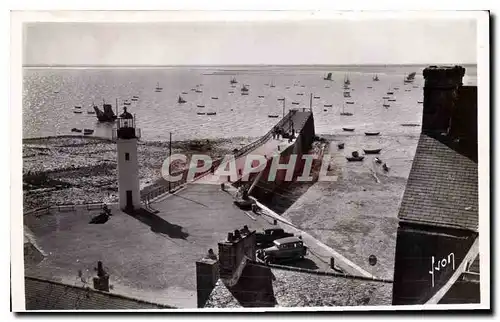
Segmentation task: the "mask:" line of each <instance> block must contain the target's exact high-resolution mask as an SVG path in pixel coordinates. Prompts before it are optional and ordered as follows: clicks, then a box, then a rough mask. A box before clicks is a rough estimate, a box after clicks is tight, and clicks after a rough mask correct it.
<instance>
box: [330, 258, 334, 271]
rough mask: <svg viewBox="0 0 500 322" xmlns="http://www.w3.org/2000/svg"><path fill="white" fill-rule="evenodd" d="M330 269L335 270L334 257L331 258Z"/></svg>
mask: <svg viewBox="0 0 500 322" xmlns="http://www.w3.org/2000/svg"><path fill="white" fill-rule="evenodd" d="M330 267H331V268H332V269H335V258H333V257H330Z"/></svg>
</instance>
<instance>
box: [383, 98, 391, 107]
mask: <svg viewBox="0 0 500 322" xmlns="http://www.w3.org/2000/svg"><path fill="white" fill-rule="evenodd" d="M382 106H383V107H390V106H391V105H389V104H387V102H386V101H385V100H384V104H382Z"/></svg>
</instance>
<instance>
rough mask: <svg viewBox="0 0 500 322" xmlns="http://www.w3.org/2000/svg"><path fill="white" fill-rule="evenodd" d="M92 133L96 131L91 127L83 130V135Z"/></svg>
mask: <svg viewBox="0 0 500 322" xmlns="http://www.w3.org/2000/svg"><path fill="white" fill-rule="evenodd" d="M92 133H94V130H91V129H84V130H83V135H90V134H92Z"/></svg>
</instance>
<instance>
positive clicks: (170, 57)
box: [23, 18, 477, 66]
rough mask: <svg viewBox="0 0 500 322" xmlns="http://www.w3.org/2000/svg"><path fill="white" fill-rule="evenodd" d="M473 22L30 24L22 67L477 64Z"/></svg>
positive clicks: (421, 20) (25, 41)
mask: <svg viewBox="0 0 500 322" xmlns="http://www.w3.org/2000/svg"><path fill="white" fill-rule="evenodd" d="M476 30H477V27H476V21H475V20H471V19H469V20H465V19H457V18H447V19H443V18H441V19H436V18H433V19H422V18H419V19H412V20H409V19H404V20H403V19H372V20H357V21H354V20H349V19H344V20H330V21H326V20H325V21H321V20H315V21H314V20H313V21H288V22H285V21H279V22H278V21H261V22H233V21H231V22H223V21H220V22H214V21H212V22H168V23H63V22H58V23H45V22H43V23H27V24H25V25H24V31H23V41H24V49H23V64H24V65H67V66H78V65H87V66H88V65H96V66H102V65H109V66H113V65H134V66H138V65H139V66H140V65H337V64H339V65H342V64H429V63H432V64H449V63H461V64H476V63H477V57H476V55H477V53H476V51H477V45H476Z"/></svg>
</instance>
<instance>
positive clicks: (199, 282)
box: [196, 256, 219, 308]
mask: <svg viewBox="0 0 500 322" xmlns="http://www.w3.org/2000/svg"><path fill="white" fill-rule="evenodd" d="M207 257H208V256H207ZM207 257H205V258H202V259H201V260H199V261H197V262H196V296H197V306H198V308H203V307H205V303H206V302H207V300H208V298H209V297H210V294H211V293H212V290H213V289H214V288H215V285H216V284H217V280H218V279H219V263H218V262H217V260H216V259H214V258H207Z"/></svg>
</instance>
